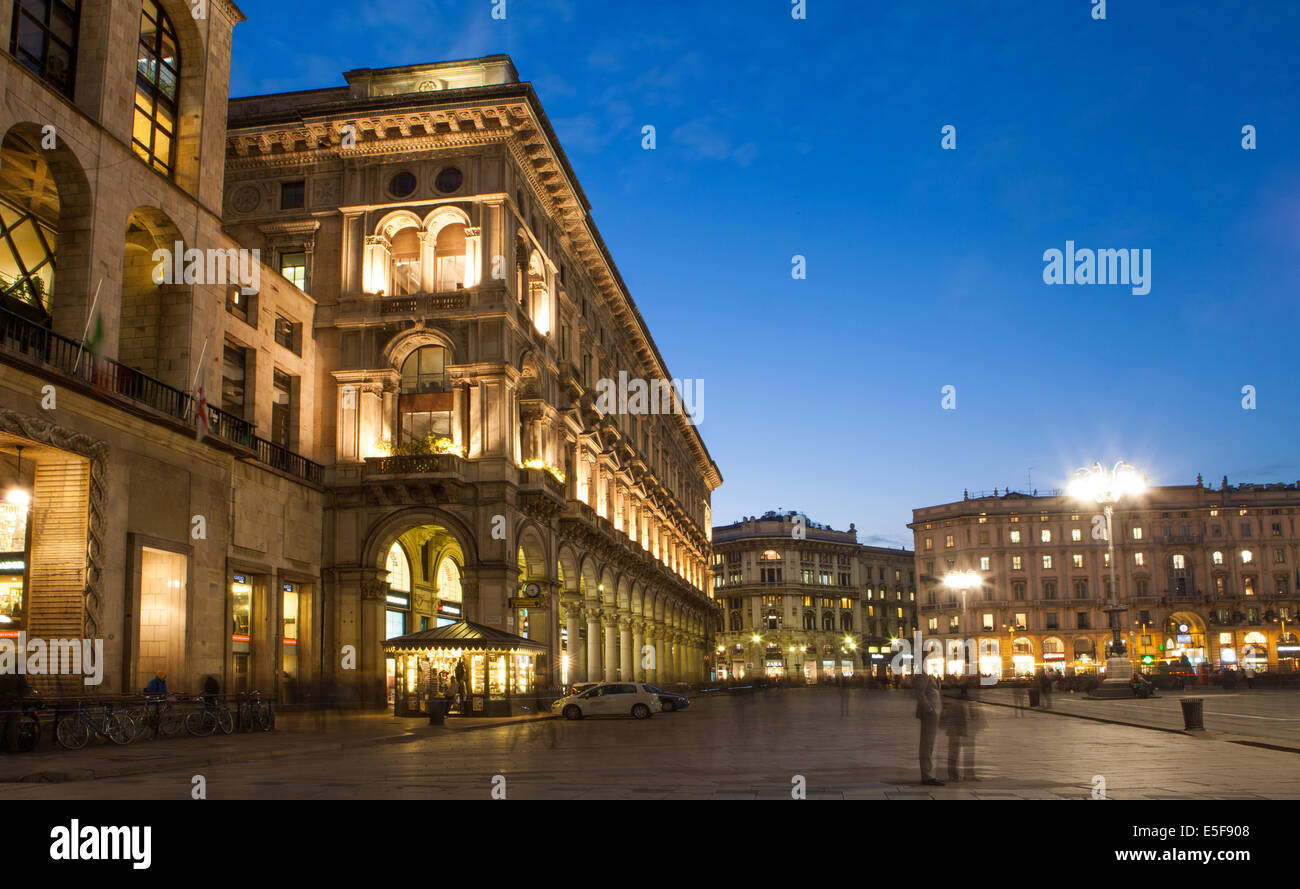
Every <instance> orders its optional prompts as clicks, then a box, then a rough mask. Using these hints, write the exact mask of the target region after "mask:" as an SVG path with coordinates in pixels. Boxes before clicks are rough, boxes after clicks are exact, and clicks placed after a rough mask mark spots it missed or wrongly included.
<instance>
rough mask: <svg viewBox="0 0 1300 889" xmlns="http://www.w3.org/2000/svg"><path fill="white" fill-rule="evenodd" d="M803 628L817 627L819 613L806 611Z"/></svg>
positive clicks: (813, 628) (812, 628) (811, 628)
mask: <svg viewBox="0 0 1300 889" xmlns="http://www.w3.org/2000/svg"><path fill="white" fill-rule="evenodd" d="M803 628H804V629H805V630H815V629H817V615H815V614H813V613H812V612H811V611H805V612H804V613H803Z"/></svg>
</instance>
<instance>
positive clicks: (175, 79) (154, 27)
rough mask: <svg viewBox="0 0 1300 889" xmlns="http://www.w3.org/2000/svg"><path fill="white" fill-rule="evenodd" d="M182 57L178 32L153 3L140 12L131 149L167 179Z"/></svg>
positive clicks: (148, 1) (147, 1) (146, 0)
mask: <svg viewBox="0 0 1300 889" xmlns="http://www.w3.org/2000/svg"><path fill="white" fill-rule="evenodd" d="M180 69H181V57H180V49H179V43H178V42H177V40H176V29H175V27H173V26H172V22H171V19H169V18H168V17H167V14H166V13H165V12H163V11H162V10H161V9H159V8H158V4H157V3H155V2H154V0H144V4H143V8H142V9H141V12H140V43H139V45H138V52H137V60H136V77H135V124H134V126H133V128H132V133H131V147H132V148H133V149H134V150H135V153H136V154H137V155H139V156H140V158H141V159H143V160H144V161H145V162H146V163H148V164H150V165H151V166H152V167H153V168H154V169H155V170H157V171H158V172H159V173H162V174H163V175H164V176H170V175H171V174H172V170H173V158H174V156H175V153H176V151H175V148H176V121H177V119H178V117H179V115H178V113H177V107H178V104H177V95H178V92H179V86H180Z"/></svg>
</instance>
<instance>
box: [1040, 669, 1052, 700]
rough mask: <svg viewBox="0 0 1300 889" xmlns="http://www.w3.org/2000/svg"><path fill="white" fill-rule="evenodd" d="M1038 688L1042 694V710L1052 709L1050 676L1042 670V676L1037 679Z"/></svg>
mask: <svg viewBox="0 0 1300 889" xmlns="http://www.w3.org/2000/svg"><path fill="white" fill-rule="evenodd" d="M1038 690H1039V693H1040V694H1041V695H1042V698H1043V700H1042V704H1043V709H1044V710H1051V709H1052V677H1051V676H1050V675H1049V674H1048V673H1047V671H1043V675H1042V677H1041V678H1040V679H1039V680H1038Z"/></svg>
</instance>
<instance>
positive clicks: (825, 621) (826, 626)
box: [822, 611, 835, 630]
mask: <svg viewBox="0 0 1300 889" xmlns="http://www.w3.org/2000/svg"><path fill="white" fill-rule="evenodd" d="M822 629H823V630H833V629H835V615H834V614H833V613H832V612H830V611H827V612H826V613H825V614H823V615H822Z"/></svg>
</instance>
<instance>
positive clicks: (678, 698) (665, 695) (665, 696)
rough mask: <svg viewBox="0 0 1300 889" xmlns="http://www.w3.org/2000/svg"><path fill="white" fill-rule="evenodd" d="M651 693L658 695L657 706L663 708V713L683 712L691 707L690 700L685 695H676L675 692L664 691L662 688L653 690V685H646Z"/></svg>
mask: <svg viewBox="0 0 1300 889" xmlns="http://www.w3.org/2000/svg"><path fill="white" fill-rule="evenodd" d="M646 688H648V689H649V690H650V691H651V693H653V694H657V695H659V705H660V706H661V707H663V711H664V712H665V713H672V712H673V711H674V710H685V709H686V708H687V707H689V706H690V705H691V699H690V698H688V697H686V695H683V694H678V693H677V692H675V691H664V690H663V689H662V688H655V687H654V686H653V685H647V686H646Z"/></svg>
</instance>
